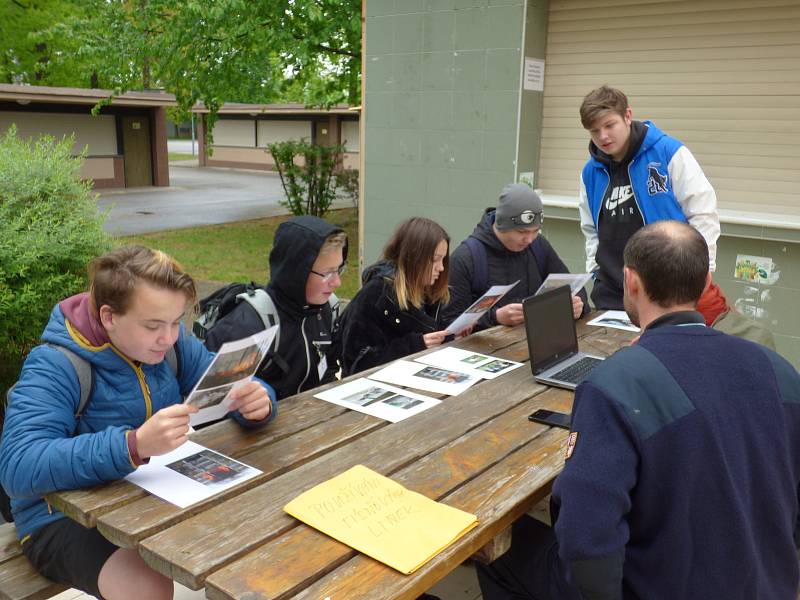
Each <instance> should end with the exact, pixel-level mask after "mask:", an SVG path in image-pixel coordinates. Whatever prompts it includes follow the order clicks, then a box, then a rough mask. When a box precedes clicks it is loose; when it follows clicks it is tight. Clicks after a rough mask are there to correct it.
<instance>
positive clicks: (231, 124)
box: [193, 103, 359, 170]
mask: <svg viewBox="0 0 800 600" xmlns="http://www.w3.org/2000/svg"><path fill="white" fill-rule="evenodd" d="M193 112H194V113H195V114H197V115H199V116H200V126H199V127H198V141H199V143H200V165H201V166H208V167H237V168H243V169H264V170H274V168H275V164H274V162H273V160H272V155H270V153H269V150H267V144H272V143H274V142H282V141H287V140H300V139H305V140H308V141H310V142H312V143H314V144H342V145H343V146H344V148H345V153H344V168H346V169H358V164H359V136H358V134H359V132H358V119H359V117H358V111H357V110H354V109H351V108H350V107H348V106H343V105H337V106H334V107H332V108H330V109H328V110H324V109H310V108H305V107H304V106H303V105H302V104H233V103H228V104H224V105H223V106H222V107H221V108H220V110H219V116H218V117H217V121H216V122H215V123H214V130H213V144H212V145H211V148H210V150H211V152H210V153H209V154H208V155H207V153H206V152H205V149H206V139H207V137H208V136H207V124H206V115H207V114H208V109H207V108H205V107H203V106H198V107H197V108H195V109H193Z"/></svg>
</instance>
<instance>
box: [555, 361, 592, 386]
mask: <svg viewBox="0 0 800 600" xmlns="http://www.w3.org/2000/svg"><path fill="white" fill-rule="evenodd" d="M599 362H601V361H600V360H599V359H597V358H592V357H591V356H584V357H583V358H581V359H580V360H578V361H576V362H574V363H572V364H571V365H570V366H568V367H566V368H565V369H561V370H560V371H559V372H558V373H555V374H554V375H551V376H550V377H551V378H552V379H560V380H561V381H567V382H569V383H575V384H578V383H580V382H581V381H583V380H584V379H585V378H586V376H587V375H588V374H589V372H590V371H591V370H592V369H594V368H595V366H596V365H597V363H599Z"/></svg>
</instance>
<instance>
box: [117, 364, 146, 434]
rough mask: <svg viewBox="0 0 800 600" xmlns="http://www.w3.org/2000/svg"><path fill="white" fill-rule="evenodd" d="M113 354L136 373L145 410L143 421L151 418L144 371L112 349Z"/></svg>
mask: <svg viewBox="0 0 800 600" xmlns="http://www.w3.org/2000/svg"><path fill="white" fill-rule="evenodd" d="M114 352H116V353H117V355H118V356H119V357H120V358H122V360H124V361H125V362H126V363H128V365H130V367H131V369H133V372H134V373H136V379H138V380H139V387H140V388H141V390H142V396H144V408H145V413H146V414H145V421H146V420H147V419H149V418H150V417H152V416H153V401H152V400H151V399H150V386H149V385H147V382H146V381H145V379H144V371H142V368H141V367H137V366H136V365H135V364H134V363H133V362H132V361H131V360H130V359H129V358H128V357H127V356H124V355H123V354H122V353H121V352H119V351H117V349H116V348H114Z"/></svg>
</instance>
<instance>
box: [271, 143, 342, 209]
mask: <svg viewBox="0 0 800 600" xmlns="http://www.w3.org/2000/svg"><path fill="white" fill-rule="evenodd" d="M267 150H268V151H269V152H270V154H272V158H273V160H274V161H275V168H276V169H277V170H278V174H279V175H280V176H281V184H283V190H284V191H285V192H286V200H282V201H281V204H282V205H283V206H285V207H286V208H288V209H289V210H290V211H292V214H293V215H315V216H317V217H322V216H324V215H325V213H326V212H328V209H329V208H330V206H331V203H332V202H333V199H334V198H335V197H336V187H335V182H334V180H333V172H334V170H335V169H336V166H337V165H338V164H339V163H340V162H341V160H342V153H343V152H344V147H343V146H319V145H316V144H311V143H309V142H307V141H306V140H300V141H295V140H289V141H286V142H276V143H274V144H268V145H267Z"/></svg>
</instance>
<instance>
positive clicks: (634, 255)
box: [624, 221, 708, 308]
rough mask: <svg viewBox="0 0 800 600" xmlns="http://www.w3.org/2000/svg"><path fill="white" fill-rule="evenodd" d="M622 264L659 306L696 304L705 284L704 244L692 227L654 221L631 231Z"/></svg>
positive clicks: (706, 250)
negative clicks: (634, 274) (635, 276)
mask: <svg viewBox="0 0 800 600" xmlns="http://www.w3.org/2000/svg"><path fill="white" fill-rule="evenodd" d="M624 259H625V266H626V267H628V268H629V269H633V270H634V271H636V273H637V274H638V275H639V278H640V279H641V281H642V284H643V285H644V289H645V293H646V294H647V296H648V297H649V298H650V300H652V301H653V302H655V303H656V304H658V305H659V306H660V307H662V308H669V307H671V306H675V305H678V304H688V303H691V304H697V301H698V300H699V299H700V296H702V294H703V290H704V289H705V285H706V275H707V274H708V245H707V244H706V241H705V239H703V236H702V235H700V233H699V232H698V231H697V230H696V229H694V228H693V227H691V226H689V225H687V224H686V223H681V222H680V221H658V222H656V223H651V224H650V225H646V226H645V227H642V228H641V229H640V230H639V231H637V232H636V233H634V234H633V236H632V237H631V239H630V240H628V244H627V245H626V246H625V252H624Z"/></svg>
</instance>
